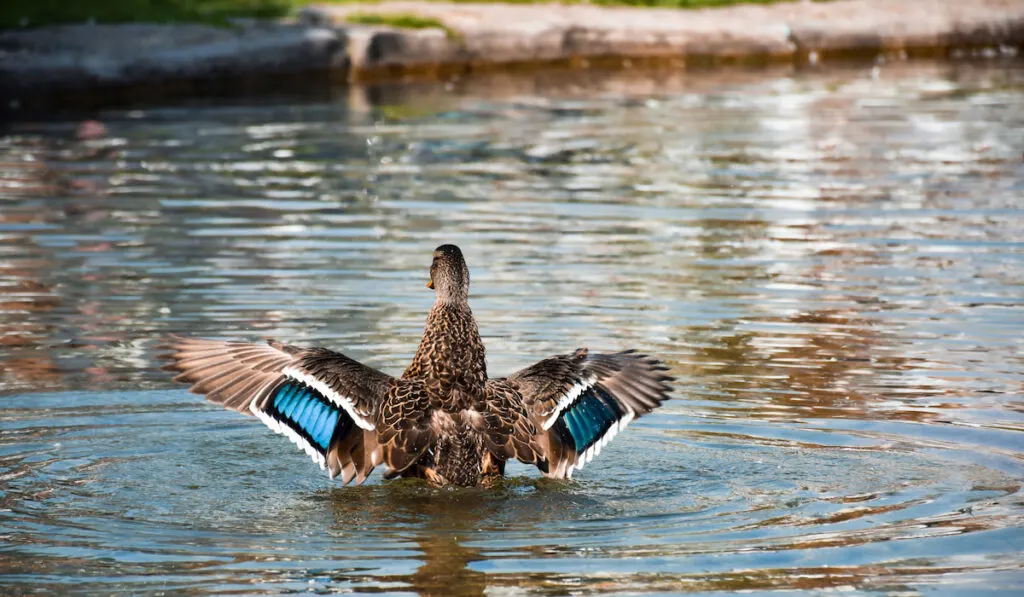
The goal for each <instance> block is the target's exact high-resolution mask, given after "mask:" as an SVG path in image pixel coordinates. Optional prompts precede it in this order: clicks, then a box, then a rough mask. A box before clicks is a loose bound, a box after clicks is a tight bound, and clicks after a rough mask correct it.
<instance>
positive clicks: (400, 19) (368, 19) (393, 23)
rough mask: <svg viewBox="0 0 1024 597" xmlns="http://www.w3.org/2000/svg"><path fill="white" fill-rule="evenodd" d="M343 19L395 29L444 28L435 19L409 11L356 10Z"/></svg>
mask: <svg viewBox="0 0 1024 597" xmlns="http://www.w3.org/2000/svg"><path fill="white" fill-rule="evenodd" d="M345 20H346V21H348V22H349V23H353V24H355V25H386V26H388V27H395V28H397V29H444V28H445V25H444V23H442V22H441V21H438V20H437V19H433V18H430V17H421V16H418V15H414V14H409V13H399V12H396V13H389V14H377V13H372V12H357V13H354V14H350V15H348V16H347V17H345Z"/></svg>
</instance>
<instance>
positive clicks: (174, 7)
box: [0, 0, 298, 29]
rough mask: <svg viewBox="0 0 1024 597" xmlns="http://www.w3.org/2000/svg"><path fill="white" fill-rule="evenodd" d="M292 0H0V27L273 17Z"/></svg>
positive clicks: (283, 12)
mask: <svg viewBox="0 0 1024 597" xmlns="http://www.w3.org/2000/svg"><path fill="white" fill-rule="evenodd" d="M295 4H298V3H297V2H295V1H294V0H0V29H11V28H17V27H39V26H42V25H55V24H62V23H88V22H96V23H130V22H149V23H182V22H187V23H214V24H225V23H227V20H228V19H230V18H233V17H255V18H263V19H267V18H276V17H282V16H285V15H287V14H288V13H290V12H291V11H292V9H293V7H294V5H295Z"/></svg>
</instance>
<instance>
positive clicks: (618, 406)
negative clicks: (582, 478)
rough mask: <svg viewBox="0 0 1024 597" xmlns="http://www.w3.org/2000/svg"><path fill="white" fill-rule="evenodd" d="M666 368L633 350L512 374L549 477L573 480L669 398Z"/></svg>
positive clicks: (583, 353) (564, 358)
mask: <svg viewBox="0 0 1024 597" xmlns="http://www.w3.org/2000/svg"><path fill="white" fill-rule="evenodd" d="M665 371H667V368H666V367H665V366H663V365H662V364H661V363H659V362H658V361H657V360H655V359H653V358H651V357H648V356H647V355H643V354H637V353H635V352H633V351H626V352H618V353H614V354H590V353H589V352H588V351H587V350H586V349H585V348H581V349H579V350H577V351H576V352H575V353H573V354H568V355H558V356H554V357H551V358H548V359H544V360H543V361H540V362H539V363H537V364H535V365H533V366H531V367H528V368H526V369H523V370H522V371H519V372H517V373H514V374H512V375H510V376H509V377H508V378H507V379H505V380H504V383H506V384H508V385H509V386H510V387H512V388H514V389H515V390H516V391H518V393H519V394H520V395H521V396H522V402H523V404H524V406H525V409H526V412H527V414H528V416H529V418H530V420H531V421H532V422H533V424H534V425H535V427H536V429H537V432H538V436H537V441H538V443H539V444H540V446H541V449H542V452H543V455H544V456H545V457H546V459H547V463H548V470H547V471H546V472H545V475H547V476H549V477H557V478H566V477H571V476H572V473H573V470H574V469H577V468H583V465H584V464H586V463H587V462H590V461H591V460H592V459H593V457H594V456H596V455H597V454H599V453H600V452H601V448H602V447H603V446H605V445H606V444H607V443H608V442H609V441H611V439H612V438H613V437H614V436H615V435H616V434H617V433H618V432H620V431H622V430H623V429H625V427H626V425H628V424H629V422H630V421H632V420H633V419H634V418H636V417H639V416H642V415H645V414H647V413H649V412H651V411H652V410H654V409H655V408H657V407H658V406H660V405H661V403H662V402H663V401H665V400H667V399H668V397H669V392H671V390H672V388H671V387H670V386H669V383H670V382H671V381H672V378H671V377H669V376H667V375H665V373H664V372H665Z"/></svg>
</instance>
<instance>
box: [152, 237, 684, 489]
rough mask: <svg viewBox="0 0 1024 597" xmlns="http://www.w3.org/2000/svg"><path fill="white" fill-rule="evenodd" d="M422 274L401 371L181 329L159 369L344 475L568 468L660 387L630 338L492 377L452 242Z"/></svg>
mask: <svg viewBox="0 0 1024 597" xmlns="http://www.w3.org/2000/svg"><path fill="white" fill-rule="evenodd" d="M430 274H431V276H430V281H429V282H428V283H427V286H428V287H430V288H432V289H435V290H436V292H437V299H436V301H435V303H434V305H433V307H432V308H431V310H430V314H429V315H428V317H427V322H426V328H425V330H424V333H423V337H422V339H421V341H420V344H419V348H418V349H417V351H416V355H415V356H414V357H413V360H412V363H411V364H410V365H409V366H408V367H407V368H406V370H405V371H404V372H403V373H402V375H401V376H400V377H392V376H390V375H387V374H385V373H382V372H380V371H377V370H376V369H373V368H370V367H367V366H366V365H363V364H361V363H359V362H357V361H355V360H353V359H350V358H348V357H346V356H345V355H343V354H341V353H338V352H335V351H331V350H327V349H323V348H301V347H296V346H291V345H287V344H282V343H278V342H275V341H267V342H266V343H264V344H250V343H242V342H225V341H219V340H201V339H187V338H179V337H172V338H171V340H170V342H169V348H170V351H171V352H170V353H169V354H168V355H166V356H167V358H168V359H169V360H170V361H171V362H170V364H168V365H167V366H166V367H165V369H169V370H172V371H176V372H178V375H177V376H176V377H175V380H176V381H182V382H186V383H190V384H192V388H191V389H192V391H193V392H195V393H199V394H204V395H206V397H207V398H208V399H209V400H210V401H212V402H216V403H219V404H223V405H224V406H225V407H227V408H230V409H233V410H237V411H240V412H244V413H247V414H253V415H255V416H256V417H258V418H259V419H260V420H262V421H263V422H264V423H265V424H266V425H267V426H268V427H270V428H271V429H273V430H274V431H276V432H278V433H281V434H283V435H286V436H287V437H289V438H290V439H291V440H292V441H293V442H294V443H295V444H296V445H298V446H299V447H300V448H302V449H303V450H305V451H306V453H307V454H309V455H310V457H312V459H313V460H314V461H315V462H317V463H319V464H320V466H321V468H324V469H327V470H328V471H329V473H330V475H331V477H332V478H333V477H336V476H339V475H340V476H341V480H342V482H343V483H348V482H350V481H352V480H355V481H356V482H357V483H361V482H363V481H364V480H365V479H366V477H367V476H368V475H369V474H370V472H372V471H373V469H374V468H375V467H377V466H378V465H380V464H384V465H385V467H386V470H385V473H384V477H385V478H394V477H418V478H423V479H426V480H427V481H428V482H430V483H431V484H433V485H437V486H444V485H460V486H474V485H480V484H484V485H487V484H490V483H491V482H492V481H493V480H494V479H497V478H499V477H501V476H502V475H503V474H504V470H505V462H506V461H507V460H509V459H513V458H514V459H517V460H520V461H522V462H525V463H528V464H533V465H536V466H537V467H538V468H539V469H540V470H541V471H542V472H543V473H544V474H545V475H546V476H549V477H557V478H567V477H571V476H572V473H573V471H574V470H575V469H579V468H582V467H583V466H584V464H585V463H587V462H589V461H590V460H591V459H592V458H593V457H594V456H596V455H597V454H598V453H599V452H600V449H601V447H602V446H604V445H605V444H607V442H608V441H610V439H611V438H612V437H614V436H615V435H616V434H617V433H618V432H619V431H621V430H622V429H623V428H625V426H626V425H627V424H628V423H629V422H630V421H631V420H632V419H633V418H635V417H637V416H640V415H642V414H646V413H647V412H650V411H651V410H653V409H654V408H656V407H657V406H659V405H660V404H661V403H662V401H664V400H665V399H667V398H668V393H669V391H670V386H669V385H668V383H669V382H670V381H671V378H670V377H668V376H667V375H665V374H664V373H663V372H664V371H665V367H663V366H662V365H661V364H660V363H659V362H658V361H656V360H654V359H652V358H650V357H647V356H645V355H640V354H637V353H635V352H632V351H626V352H620V353H614V354H594V355H591V354H590V353H589V351H587V350H586V349H578V350H576V351H575V352H573V353H571V354H565V355H556V356H554V357H551V358H549V359H545V360H542V361H540V362H538V363H536V364H535V365H533V366H532V367H528V368H527V369H524V370H522V371H519V372H517V373H514V374H512V375H509V376H508V377H505V378H497V379H489V378H488V376H487V365H486V358H485V349H484V345H483V342H482V340H481V339H480V334H479V330H478V328H477V324H476V320H475V318H474V317H473V313H472V310H471V309H470V306H469V300H468V296H469V270H468V268H467V266H466V264H465V261H464V259H463V257H462V252H461V251H460V250H459V249H458V247H455V246H454V245H442V246H441V247H438V248H437V249H436V250H435V251H434V260H433V264H432V265H431V269H430Z"/></svg>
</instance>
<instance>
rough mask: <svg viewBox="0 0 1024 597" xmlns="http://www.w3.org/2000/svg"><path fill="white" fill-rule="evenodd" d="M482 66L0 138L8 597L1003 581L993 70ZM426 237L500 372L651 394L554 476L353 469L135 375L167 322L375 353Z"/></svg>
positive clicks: (1002, 241) (1022, 256)
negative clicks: (470, 77) (441, 476)
mask: <svg viewBox="0 0 1024 597" xmlns="http://www.w3.org/2000/svg"><path fill="white" fill-rule="evenodd" d="M876 74H878V73H877V72H876ZM524 81H525V82H524ZM499 83H500V84H499ZM489 84H490V87H488V85H487V84H481V85H479V86H476V87H474V86H473V85H472V84H470V83H466V84H463V85H461V86H460V87H459V88H457V89H456V90H455V91H454V92H452V93H449V92H448V91H446V90H445V89H444V88H442V87H440V86H430V85H424V86H419V87H408V88H398V89H390V88H381V89H376V90H361V89H359V88H353V89H351V90H348V91H345V92H344V95H343V96H342V97H338V98H331V99H319V100H310V99H308V98H297V99H290V100H289V99H281V100H274V101H266V102H262V103H240V102H239V103H228V102H219V103H208V104H203V105H193V106H182V107H164V108H145V109H138V110H110V111H107V112H104V113H102V114H100V115H98V118H99V119H100V120H102V122H103V123H104V124H105V126H106V127H107V130H108V131H109V134H108V136H106V137H105V138H101V139H94V140H88V141H75V140H73V138H72V137H73V134H72V133H73V131H74V127H75V122H73V121H67V122H64V121H60V122H47V123H38V122H36V123H28V122H23V123H13V124H11V125H10V126H9V127H8V129H7V130H6V131H5V132H4V133H3V136H2V137H0V152H2V153H0V185H2V186H0V290H2V293H0V296H2V298H0V345H2V349H0V430H2V432H0V500H2V505H0V570H2V571H3V572H4V574H3V576H2V577H0V588H4V592H8V591H13V592H24V591H28V590H33V589H38V590H46V591H59V592H67V591H81V592H97V593H104V594H108V593H122V592H123V593H131V594H137V593H145V592H157V591H170V592H185V591H189V592H199V591H203V592H205V591H217V592H225V593H262V592H275V593H276V592H284V591H314V592H392V593H404V594H417V593H418V594H421V595H481V594H483V593H484V592H485V591H486V592H489V593H496V594H519V593H537V594H550V595H567V594H579V593H590V592H605V593H621V592H638V593H647V592H652V593H683V592H719V591H737V590H744V591H751V592H755V593H757V592H774V591H783V592H794V593H806V594H814V593H817V592H820V591H823V590H829V589H834V590H842V591H844V592H847V593H864V594H873V595H876V594H885V595H889V594H891V595H916V594H951V595H952V594H962V595H977V594H983V593H984V592H990V593H1007V594H1009V593H1012V592H1014V591H1015V590H1018V589H1019V587H1021V586H1022V585H1024V573H1022V566H1024V556H1022V553H1024V532H1022V528H1024V520H1022V518H1024V500H1022V493H1021V478H1022V476H1024V463H1022V460H1021V459H1022V452H1024V435H1022V431H1024V408H1022V403H1024V401H1022V393H1024V390H1022V388H1024V384H1022V382H1024V373H1022V372H1024V367H1022V365H1024V232H1022V231H1024V206H1022V201H1024V200H1022V197H1024V158H1022V151H1024V71H1022V70H1020V68H1019V66H1017V65H999V64H995V63H990V64H987V65H976V64H938V65H936V64H928V63H917V64H911V65H904V66H893V67H885V68H883V69H881V72H880V76H872V73H871V71H870V70H868V69H850V70H833V71H826V72H822V73H796V74H794V73H791V72H771V71H768V72H762V73H740V72H733V73H731V74H730V73H725V74H721V75H715V74H711V73H707V74H703V75H701V74H694V75H685V76H683V75H670V74H664V73H663V74H660V75H659V74H652V75H638V74H629V73H623V74H621V75H617V76H613V77H609V78H604V79H600V80H587V79H582V80H575V79H572V80H566V81H561V82H559V83H558V84H554V83H550V82H547V83H546V82H544V81H542V80H540V79H537V80H532V79H531V80H526V79H523V80H519V81H518V82H516V81H513V80H508V79H501V80H499V81H490V83H489ZM488 89H490V91H487V90H488ZM444 242H455V243H457V244H459V245H460V246H462V248H463V250H464V252H465V254H466V255H467V258H468V260H469V265H470V268H471V271H472V274H473V292H472V305H473V309H474V312H475V314H476V316H477V319H478V321H479V323H480V327H481V332H482V335H483V337H484V341H485V343H486V344H487V348H488V367H489V370H490V372H491V373H492V374H493V375H502V374H505V373H509V372H511V371H513V370H515V369H517V368H520V367H523V366H526V365H528V364H530V363H532V362H534V361H536V360H538V359H540V358H543V357H545V356H548V355H550V354H554V353H559V352H567V351H571V350H572V349H574V348H576V347H578V346H588V347H589V348H590V349H591V350H594V351H612V350H621V349H626V348H637V349H640V350H642V351H644V352H649V353H651V354H655V355H658V356H660V357H661V358H663V359H664V360H665V362H666V363H667V364H668V365H669V366H670V367H671V370H672V374H673V375H675V376H676V378H677V380H678V382H677V389H676V392H675V394H674V399H673V400H672V401H671V402H669V403H668V404H666V405H665V407H664V408H662V409H661V410H659V411H657V412H656V413H654V414H653V415H651V416H649V417H646V418H644V419H642V420H639V421H637V422H636V424H634V425H633V426H631V427H630V429H629V430H628V432H627V433H625V434H623V435H622V436H620V437H619V438H617V439H616V441H615V442H613V443H612V444H611V445H609V446H608V447H607V448H606V449H605V450H604V451H603V452H602V453H601V454H600V456H599V457H598V458H597V459H595V461H594V462H593V463H591V464H589V465H587V466H586V467H585V469H584V470H582V471H580V473H579V474H578V475H576V477H575V479H574V480H573V482H570V483H556V482H548V481H544V480H542V479H539V475H538V473H537V472H536V471H534V470H531V469H529V468H528V467H526V466H522V465H516V466H511V467H510V470H509V472H510V476H511V478H509V479H508V480H506V482H505V483H504V484H503V485H502V486H500V487H498V488H496V489H489V490H483V489H468V490H457V491H452V490H435V489H430V488H429V487H427V486H425V485H423V484H420V483H416V482H406V481H402V482H383V481H381V480H380V479H379V474H377V475H374V477H372V478H371V480H370V482H368V483H367V485H365V486H362V487H344V488H343V487H339V486H338V484H337V483H336V482H332V481H330V480H329V479H327V478H326V476H325V475H323V474H322V473H321V471H319V470H318V469H317V467H316V466H315V465H314V464H312V463H311V462H310V461H309V459H308V458H307V457H306V456H305V455H304V454H302V453H301V452H300V451H298V450H295V449H294V446H292V445H291V444H290V443H289V442H288V441H286V440H284V439H283V438H281V437H279V436H275V435H274V434H273V433H271V432H269V431H268V430H266V429H265V428H263V427H262V426H261V425H259V424H258V422H256V421H255V420H254V419H252V418H247V417H242V416H240V415H238V414H237V413H233V412H226V411H223V410H221V409H220V408H219V407H216V406H214V405H209V404H207V403H205V402H204V401H203V400H202V398H200V397H198V396H195V395H192V394H189V393H188V392H187V391H186V390H185V389H184V388H183V387H180V386H175V385H173V384H171V383H170V381H169V376H168V375H167V374H166V373H163V372H161V371H159V369H158V367H159V363H158V361H157V359H156V355H157V353H158V351H157V349H156V347H155V345H156V343H157V341H158V340H159V338H161V337H163V336H165V335H166V334H168V333H180V334H185V335H193V336H207V337H221V338H234V339H250V340H255V339H258V338H261V337H267V336H270V337H276V338H279V339H281V340H285V341H288V342H291V343H295V344H300V345H323V346H328V347H332V348H336V349H339V350H343V351H344V352H345V353H346V354H348V355H349V356H351V357H353V358H357V359H360V360H362V361H364V362H366V363H367V364H370V365H372V366H374V367H377V368H380V369H383V370H385V371H387V372H389V373H397V372H399V371H401V369H402V368H403V366H404V365H405V364H406V363H407V362H408V361H409V359H410V358H411V356H412V354H413V352H414V350H415V347H416V343H417V341H418V337H419V334H420V332H421V331H422V325H423V321H424V317H425V314H426V311H427V309H429V306H430V304H431V300H432V294H431V293H430V291H428V290H427V289H425V288H424V287H423V285H424V283H425V281H426V277H427V268H428V266H429V262H430V253H431V250H432V249H433V248H434V247H435V246H437V245H439V244H442V243H444Z"/></svg>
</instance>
